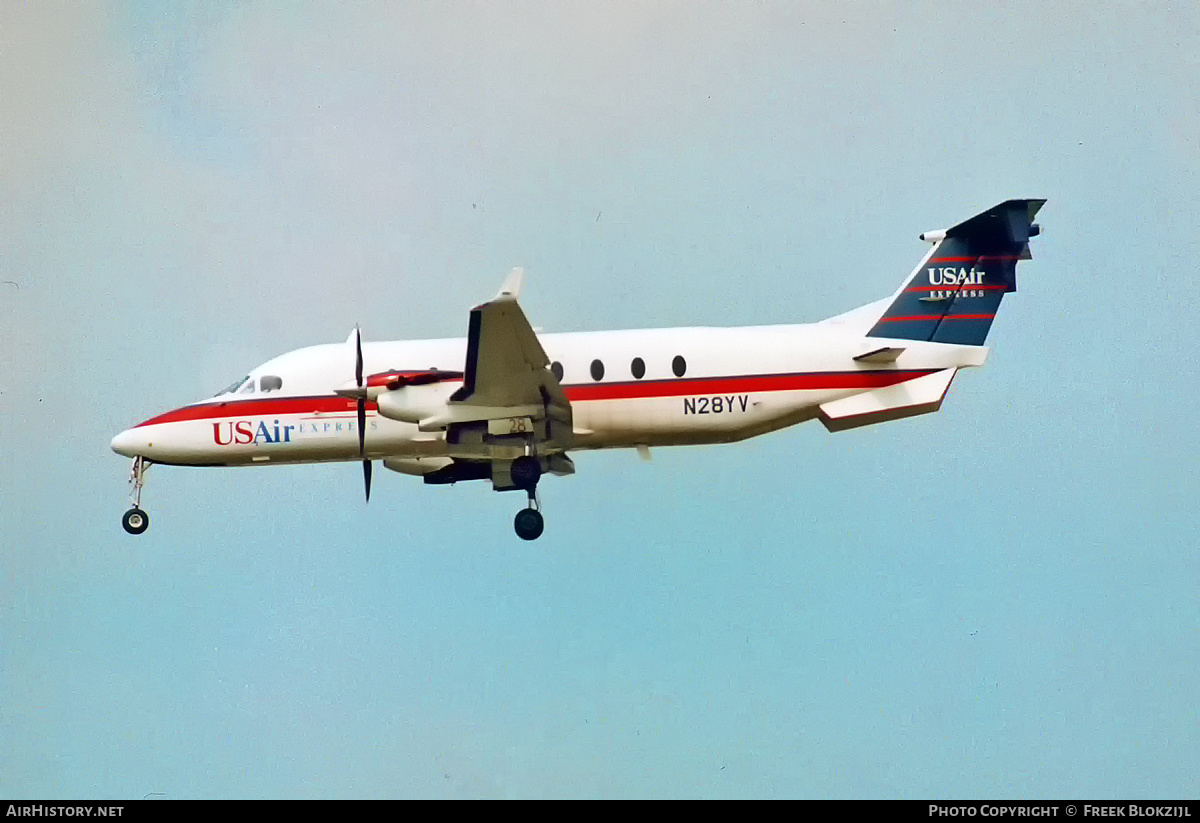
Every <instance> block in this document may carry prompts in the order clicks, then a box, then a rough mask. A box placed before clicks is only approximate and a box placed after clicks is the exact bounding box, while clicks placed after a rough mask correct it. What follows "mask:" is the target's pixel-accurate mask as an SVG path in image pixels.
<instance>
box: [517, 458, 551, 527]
mask: <svg viewBox="0 0 1200 823" xmlns="http://www.w3.org/2000/svg"><path fill="white" fill-rule="evenodd" d="M509 471H510V473H511V475H512V481H513V485H514V486H516V487H517V488H518V489H524V490H525V493H526V494H528V495H529V506H528V507H527V508H524V509H521V511H519V512H517V516H516V517H515V518H513V529H514V530H515V531H516V533H517V537H519V538H521V539H522V540H537V539H538V538H539V537H541V536H542V530H543V529H544V528H545V527H546V522H545V520H543V519H542V513H541V511H539V506H538V499H537V484H538V480H540V479H541V477H542V464H541V463H540V462H539V461H538V459H537V458H536V457H533V456H532V455H524V456H523V457H518V458H517V459H516V460H514V461H513V462H512V468H511V469H510V470H509Z"/></svg>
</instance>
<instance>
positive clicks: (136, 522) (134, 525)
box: [121, 457, 150, 534]
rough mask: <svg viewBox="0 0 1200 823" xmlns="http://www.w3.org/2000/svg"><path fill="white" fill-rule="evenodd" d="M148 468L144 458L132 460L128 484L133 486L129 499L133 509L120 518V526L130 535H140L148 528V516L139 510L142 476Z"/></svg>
mask: <svg viewBox="0 0 1200 823" xmlns="http://www.w3.org/2000/svg"><path fill="white" fill-rule="evenodd" d="M148 468H150V463H149V461H147V460H146V458H144V457H135V458H133V469H131V470H130V472H129V482H130V484H131V485H132V486H133V492H132V493H131V494H130V496H129V499H130V502H132V503H133V508H132V509H130V510H129V511H127V512H125V514H124V516H123V517H122V518H121V526H122V527H123V528H124V529H125V531H127V532H129V533H130V534H141V533H142V532H144V531H145V530H146V529H148V528H150V516H149V515H148V514H146V513H145V512H144V511H142V508H141V505H142V484H143V482H144V481H143V475H145V473H146V469H148Z"/></svg>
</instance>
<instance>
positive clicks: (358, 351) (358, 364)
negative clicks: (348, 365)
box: [354, 326, 363, 389]
mask: <svg viewBox="0 0 1200 823" xmlns="http://www.w3.org/2000/svg"><path fill="white" fill-rule="evenodd" d="M354 382H355V383H357V384H358V387H359V388H360V389H361V388H362V386H363V358H362V332H361V331H359V330H358V326H355V327H354Z"/></svg>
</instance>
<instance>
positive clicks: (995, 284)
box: [112, 200, 1045, 540]
mask: <svg viewBox="0 0 1200 823" xmlns="http://www.w3.org/2000/svg"><path fill="white" fill-rule="evenodd" d="M1044 202H1045V201H1044V200H1009V201H1007V202H1004V203H1001V204H999V205H997V206H995V207H994V208H991V209H988V210H987V211H985V212H983V213H981V214H978V215H976V216H975V217H972V218H971V219H969V220H967V221H965V222H962V223H959V224H958V225H956V226H954V227H953V228H949V229H945V230H943V231H936V232H927V233H925V234H922V235H921V239H922V240H925V241H928V242H929V243H931V245H932V247H931V248H930V250H929V251H928V253H927V254H926V255H925V257H924V258H923V259H922V260H921V262H920V264H919V265H918V266H917V267H916V269H915V270H914V271H913V273H912V274H911V275H909V277H908V279H907V280H905V281H904V284H903V285H902V286H901V287H900V288H899V289H898V290H897V291H896V292H895V294H893V295H892V296H891V297H890V298H887V299H884V300H881V301H878V302H876V303H872V304H869V305H867V306H863V307H861V308H859V309H855V310H854V311H851V312H848V313H846V314H842V315H838V316H836V317H831V318H829V319H828V320H824V321H822V322H820V323H814V324H809V325H793V326H754V327H747V328H677V329H647V330H639V331H603V332H580V333H573V334H540V335H539V334H536V333H535V332H534V331H533V329H532V328H531V327H530V325H529V321H528V320H526V318H525V314H524V313H523V312H522V311H521V307H520V306H519V305H518V303H517V296H518V294H519V292H520V288H521V281H522V271H521V270H520V269H514V270H513V272H512V274H510V275H509V277H508V279H507V280H506V281H505V283H504V286H503V287H502V288H501V290H500V293H499V294H498V295H496V296H495V297H494V298H492V299H491V300H489V301H487V302H486V303H483V304H482V305H479V306H476V307H475V308H474V309H472V310H471V314H470V322H469V325H468V329H467V338H466V339H465V340H463V339H448V340H418V341H406V342H392V343H365V344H364V343H363V342H362V338H361V336H360V334H359V332H358V330H357V329H356V330H355V331H354V332H353V333H352V334H351V335H350V338H349V339H348V340H347V341H346V343H345V344H332V345H323V346H313V347H310V348H306V349H299V350H297V351H293V352H289V353H288V354H284V355H282V356H280V357H277V358H275V359H274V360H270V361H268V362H266V363H264V364H263V365H261V366H259V367H258V368H256V369H254V370H253V371H251V372H250V374H248V375H247V376H246V377H243V378H242V379H241V380H238V381H236V382H235V383H233V385H231V386H230V387H229V388H227V389H225V390H224V391H222V392H220V393H218V394H217V395H215V396H214V397H212V398H210V399H207V400H203V401H200V402H198V403H193V404H191V405H188V406H183V407H181V408H178V409H175V410H173V411H169V412H166V413H165V414H160V415H159V416H157V417H153V418H151V419H149V420H147V421H146V422H144V423H140V424H138V425H137V426H134V427H133V428H131V429H129V430H127V431H124V432H121V433H120V434H118V435H117V436H116V437H115V438H113V441H112V448H113V450H114V451H116V452H117V453H118V454H122V455H125V456H126V457H132V458H133V470H132V473H131V477H130V482H131V483H132V486H133V491H132V502H133V508H131V509H130V510H129V511H127V512H126V513H125V516H124V519H123V525H124V527H125V530H126V531H127V532H129V533H130V534H141V533H142V532H144V531H145V530H146V528H147V526H148V525H149V522H150V521H149V518H148V517H147V515H146V513H145V512H144V511H143V510H142V508H141V490H142V482H143V478H144V473H145V471H146V469H147V467H148V466H150V465H152V464H154V463H162V464H164V465H173V466H242V465H270V464H277V463H317V462H328V461H361V462H362V466H363V479H364V483H365V488H366V496H367V499H368V500H370V497H371V470H372V465H373V462H374V461H377V460H378V461H382V462H383V465H384V466H385V467H386V468H388V469H392V470H393V471H397V472H401V473H403V474H411V475H416V476H419V477H422V478H424V480H425V482H426V483H455V482H458V481H460V480H490V481H491V483H492V488H494V489H495V490H497V491H508V490H521V491H524V492H525V493H526V495H527V496H528V500H529V503H528V507H527V508H525V509H523V510H521V511H520V512H518V514H517V516H516V519H515V522H514V526H515V529H516V532H517V534H518V535H519V536H520V537H522V538H524V539H525V540H534V539H536V538H537V537H538V536H540V535H541V533H542V529H543V520H542V514H541V511H540V506H539V502H538V495H537V488H538V483H539V481H540V480H541V478H542V477H543V476H544V475H545V474H547V473H549V474H556V475H566V474H572V473H574V471H575V466H574V464H573V463H572V461H571V458H570V457H569V453H570V452H572V451H581V450H585V449H612V448H631V449H638V450H639V451H640V452H642V453H643V454H645V453H646V450H647V449H649V448H650V447H652V446H674V445H684V444H697V443H728V442H732V441H735V440H743V439H745V438H747V437H753V436H755V435H759V434H764V433H766V432H770V431H775V430H777V429H781V428H784V427H786V426H791V425H794V424H796V423H801V422H803V421H805V420H810V419H812V418H817V419H819V420H820V421H821V422H822V423H823V424H824V425H825V427H826V428H828V429H829V430H830V431H842V430H844V429H851V428H855V427H858V426H866V425H870V424H873V423H881V422H884V421H887V420H895V419H897V418H901V417H909V416H912V415H918V414H928V413H930V412H935V411H937V410H938V409H939V408H940V407H941V403H942V398H943V397H944V396H945V394H946V391H947V389H948V388H949V387H950V381H951V380H953V379H954V375H955V373H956V372H957V371H958V370H959V369H960V368H965V367H968V366H979V365H982V364H983V362H984V360H985V359H986V357H987V353H988V350H987V348H985V347H984V346H983V343H984V340H985V338H986V336H987V332H988V329H989V328H990V326H991V324H992V319H993V318H994V317H995V316H996V310H997V308H998V307H999V305H1000V301H1001V299H1002V298H1003V297H1004V295H1005V294H1007V293H1008V292H1011V291H1015V290H1016V266H1017V261H1019V260H1027V259H1029V257H1030V255H1029V238H1030V237H1033V236H1036V235H1037V234H1038V231H1039V230H1038V227H1037V225H1036V224H1035V223H1034V222H1033V219H1034V217H1035V216H1036V214H1037V212H1038V209H1040V208H1041V206H1042V204H1043V203H1044Z"/></svg>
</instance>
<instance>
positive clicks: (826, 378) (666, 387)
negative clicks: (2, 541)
mask: <svg viewBox="0 0 1200 823" xmlns="http://www.w3.org/2000/svg"><path fill="white" fill-rule="evenodd" d="M963 316H965V315H963ZM894 319H912V318H894ZM935 371H940V369H886V370H873V371H847V372H801V373H797V374H756V375H740V376H737V375H735V376H731V377H693V378H678V379H675V380H646V381H632V382H623V383H579V384H575V385H567V386H563V391H564V393H565V394H566V395H567V399H568V400H571V401H572V402H587V401H592V400H630V399H637V398H652V397H689V396H691V395H700V394H750V393H753V392H774V391H821V390H829V389H834V390H836V389H878V388H882V387H884V386H892V385H895V384H896V383H903V382H904V381H906V380H913V379H915V378H917V377H924V376H925V375H927V374H932V373H933V372H935ZM356 410H357V401H356V400H351V399H347V398H345V397H341V396H340V395H336V394H331V395H317V396H306V397H274V398H271V399H254V400H226V401H222V402H219V403H198V404H196V405H194V406H184V407H183V408H179V409H175V410H173V411H169V412H166V413H165V414H160V415H158V416H157V417H152V418H150V419H149V420H147V421H145V422H144V423H139V424H138V427H141V426H155V425H159V424H162V423H181V422H185V421H189V420H225V419H228V418H231V417H270V416H282V415H285V414H310V415H311V414H322V415H330V414H338V415H347V416H348V415H352V414H354V413H355V412H356ZM377 410H378V406H377V405H376V404H375V403H371V402H368V403H367V411H369V412H375V411H377Z"/></svg>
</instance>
